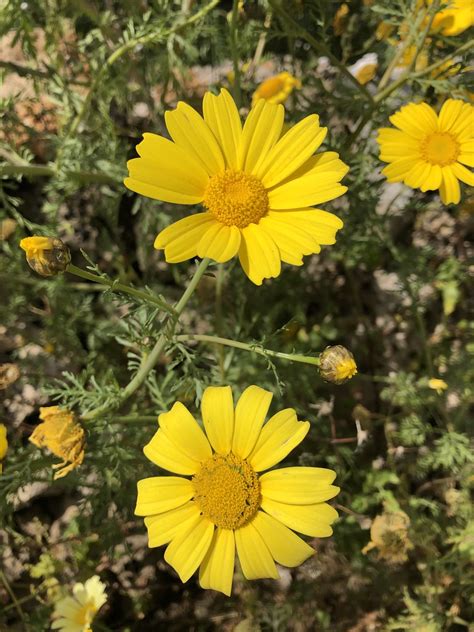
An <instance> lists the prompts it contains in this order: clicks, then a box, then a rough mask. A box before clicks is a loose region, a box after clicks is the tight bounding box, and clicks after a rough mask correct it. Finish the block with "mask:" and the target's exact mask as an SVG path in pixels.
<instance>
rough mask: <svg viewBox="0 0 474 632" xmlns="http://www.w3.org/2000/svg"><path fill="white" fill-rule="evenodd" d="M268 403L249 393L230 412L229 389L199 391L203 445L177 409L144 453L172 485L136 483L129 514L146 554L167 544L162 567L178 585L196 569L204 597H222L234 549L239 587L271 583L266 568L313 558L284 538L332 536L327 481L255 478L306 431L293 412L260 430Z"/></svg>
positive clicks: (323, 474) (282, 472)
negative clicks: (208, 591)
mask: <svg viewBox="0 0 474 632" xmlns="http://www.w3.org/2000/svg"><path fill="white" fill-rule="evenodd" d="M271 399H272V394H271V393H270V392H268V391H265V390H263V389H262V388H259V387H258V386H249V387H248V388H247V389H246V390H245V391H244V392H243V394H242V396H241V397H240V399H239V401H238V402H237V406H236V408H235V411H234V405H233V399H232V391H231V389H230V387H229V386H221V387H214V386H211V387H209V388H207V389H206V390H205V391H204V394H203V398H202V405H201V412H202V421H203V424H204V428H205V431H206V434H207V437H206V434H205V433H204V432H203V430H202V429H201V427H200V426H199V425H198V423H197V422H196V420H195V419H194V417H193V416H192V415H191V413H190V412H189V411H188V410H187V409H186V408H185V407H184V406H183V405H182V404H181V403H179V402H177V403H175V404H174V406H173V408H172V409H171V410H170V411H169V412H167V413H163V414H162V415H160V416H159V419H158V421H159V425H160V428H159V430H158V431H157V432H156V434H155V436H154V437H153V438H152V440H151V441H150V443H148V445H146V446H145V448H144V450H143V451H144V453H145V455H146V456H147V457H148V458H149V459H150V461H152V462H153V463H155V464H156V465H158V466H160V467H162V468H164V469H166V470H168V471H170V472H173V473H175V474H179V475H181V476H157V477H152V478H146V479H143V480H141V481H139V483H138V499H137V506H136V509H135V513H136V514H137V515H138V516H146V518H145V524H146V526H147V529H148V544H149V546H150V547H155V546H161V545H162V544H168V546H167V548H166V551H165V560H166V561H167V562H168V564H170V565H171V566H172V567H173V568H174V569H175V570H176V572H177V573H178V575H179V577H180V579H181V581H183V582H185V581H187V580H188V579H189V578H190V577H191V576H192V575H193V573H194V572H195V571H196V570H197V568H198V567H200V573H199V582H200V584H201V586H202V587H203V588H212V589H214V590H219V591H221V592H223V593H225V594H226V595H230V593H231V589H232V578H233V574H234V561H235V551H236V550H237V553H238V556H239V559H240V565H241V567H242V572H243V573H244V575H245V577H246V578H247V579H259V578H263V577H270V578H275V579H276V578H278V571H277V568H276V566H275V562H278V563H279V564H283V565H284V566H290V567H293V566H298V565H299V564H301V563H302V562H304V560H306V559H307V558H308V557H310V556H311V555H312V554H313V553H314V550H313V549H312V548H311V547H310V546H309V545H308V544H306V542H304V541H303V540H302V539H301V538H300V537H298V536H297V535H296V534H295V533H293V531H291V530H290V529H294V530H295V531H299V532H300V533H304V534H306V535H309V536H312V537H326V536H330V535H331V534H332V529H331V526H330V525H331V523H332V522H333V521H334V520H335V519H336V518H337V512H336V511H335V509H333V508H332V507H331V506H330V505H328V504H327V503H326V502H325V501H327V500H329V499H330V498H333V497H334V496H336V494H337V493H338V492H339V488H338V487H335V486H333V485H331V483H332V482H333V480H334V478H335V476H336V475H335V472H333V471H331V470H327V469H323V468H317V467H287V468H282V469H279V470H272V471H270V472H267V473H266V474H263V475H260V472H262V471H264V470H268V469H269V468H271V467H273V466H274V465H276V464H277V463H278V462H279V461H281V460H282V459H284V458H285V457H286V456H287V454H289V453H290V452H291V450H293V449H294V448H295V447H296V446H297V445H298V444H299V443H300V442H301V441H302V440H303V438H304V437H305V436H306V434H307V432H308V430H309V423H308V422H307V421H298V419H297V417H296V413H295V411H294V410H293V409H292V408H287V409H285V410H282V411H280V412H279V413H277V414H276V415H273V417H271V418H270V419H269V420H268V422H267V423H266V424H265V425H264V421H265V417H266V414H267V411H268V408H269V406H270V402H271ZM183 476H191V477H192V478H191V479H188V478H183Z"/></svg>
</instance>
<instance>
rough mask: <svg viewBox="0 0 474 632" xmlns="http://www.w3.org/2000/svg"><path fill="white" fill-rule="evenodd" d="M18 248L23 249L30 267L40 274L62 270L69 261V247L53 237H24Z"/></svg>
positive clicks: (51, 274)
mask: <svg viewBox="0 0 474 632" xmlns="http://www.w3.org/2000/svg"><path fill="white" fill-rule="evenodd" d="M20 248H22V249H23V250H24V251H25V253H26V260H27V261H28V265H29V266H30V268H32V269H33V270H34V271H35V272H37V273H38V274H40V275H41V276H45V277H49V276H54V275H55V274H58V272H64V270H65V269H66V268H67V266H68V265H69V264H70V263H71V253H70V251H69V248H68V247H67V246H66V244H64V243H63V242H62V241H61V240H60V239H57V238H55V237H39V236H37V235H36V236H34V237H25V238H24V239H22V240H21V241H20Z"/></svg>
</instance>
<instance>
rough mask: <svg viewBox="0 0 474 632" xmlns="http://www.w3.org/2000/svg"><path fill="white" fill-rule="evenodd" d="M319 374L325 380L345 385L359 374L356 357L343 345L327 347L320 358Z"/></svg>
mask: <svg viewBox="0 0 474 632" xmlns="http://www.w3.org/2000/svg"><path fill="white" fill-rule="evenodd" d="M319 372H320V374H321V377H322V378H323V380H326V382H332V383H333V384H344V382H347V381H348V380H350V379H351V378H352V377H354V375H356V373H357V364H356V362H355V360H354V356H353V355H352V353H351V352H350V351H349V349H346V348H345V347H343V346H342V345H335V346H333V347H327V348H326V349H325V350H324V351H323V352H322V353H321V355H320V356H319Z"/></svg>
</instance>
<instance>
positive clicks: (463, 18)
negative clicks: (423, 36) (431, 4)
mask: <svg viewBox="0 0 474 632" xmlns="http://www.w3.org/2000/svg"><path fill="white" fill-rule="evenodd" d="M473 25H474V0H450V1H449V2H448V6H447V7H446V8H445V9H443V10H442V11H438V13H437V14H436V15H435V17H434V20H433V23H432V25H431V30H432V31H435V32H436V31H440V32H441V33H442V34H443V35H448V36H450V35H459V34H460V33H463V32H464V31H465V30H466V29H468V28H469V27H471V26H473Z"/></svg>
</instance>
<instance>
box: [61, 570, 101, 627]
mask: <svg viewBox="0 0 474 632" xmlns="http://www.w3.org/2000/svg"><path fill="white" fill-rule="evenodd" d="M72 593H73V597H65V598H64V599H61V600H60V601H58V603H57V604H56V607H55V609H54V614H53V616H54V617H57V619H56V620H55V621H53V623H52V624H51V629H53V630H60V632H92V628H91V625H90V624H91V623H92V620H93V619H94V617H95V615H96V613H97V612H98V610H99V609H100V608H101V607H102V606H103V605H104V603H105V602H106V601H107V596H106V594H105V584H103V583H102V582H101V581H100V579H99V577H98V575H94V576H93V577H91V578H90V579H88V580H87V581H86V582H85V583H84V584H79V583H78V584H75V585H74V587H73V589H72Z"/></svg>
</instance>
